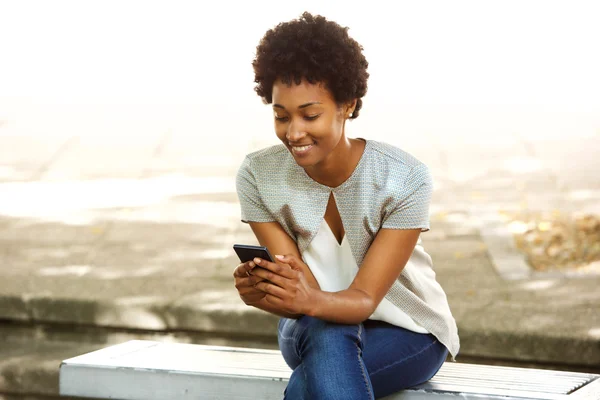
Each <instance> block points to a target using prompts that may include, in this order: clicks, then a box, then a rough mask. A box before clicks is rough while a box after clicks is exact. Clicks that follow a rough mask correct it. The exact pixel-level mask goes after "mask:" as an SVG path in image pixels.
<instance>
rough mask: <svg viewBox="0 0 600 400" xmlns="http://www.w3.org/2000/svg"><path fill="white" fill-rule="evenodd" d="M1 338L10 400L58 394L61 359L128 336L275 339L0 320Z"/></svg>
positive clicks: (227, 342) (245, 343) (0, 383)
mask: <svg viewBox="0 0 600 400" xmlns="http://www.w3.org/2000/svg"><path fill="white" fill-rule="evenodd" d="M0 337H1V338H2V341H0V400H3V398H2V396H5V397H6V398H7V399H9V398H10V399H12V398H14V399H15V400H16V399H19V400H23V399H25V398H30V397H31V396H34V397H31V400H33V398H36V399H37V398H38V397H40V396H46V397H48V398H51V397H53V396H58V372H59V366H60V363H61V362H62V361H63V360H65V359H68V358H71V357H75V356H78V355H81V354H85V353H88V352H91V351H95V350H98V349H101V348H104V347H107V346H110V345H115V344H119V343H122V342H126V341H129V340H154V341H159V342H176V343H194V344H207V345H215V346H238V347H258V348H268V349H276V348H277V343H276V340H275V338H274V337H268V336H267V337H262V336H252V335H247V336H241V335H237V336H236V335H223V336H218V335H213V334H207V333H202V332H194V331H178V332H152V331H143V330H125V329H115V328H103V327H97V326H80V325H79V326H78V325H69V324H29V323H20V322H15V321H7V320H3V321H0ZM7 396H8V397H7ZM23 396H30V397H23ZM41 398H44V399H45V397H41Z"/></svg>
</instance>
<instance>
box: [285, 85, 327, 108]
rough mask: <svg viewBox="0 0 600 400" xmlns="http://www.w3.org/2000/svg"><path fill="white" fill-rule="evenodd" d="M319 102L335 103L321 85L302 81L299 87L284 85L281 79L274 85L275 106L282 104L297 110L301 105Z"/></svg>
mask: <svg viewBox="0 0 600 400" xmlns="http://www.w3.org/2000/svg"><path fill="white" fill-rule="evenodd" d="M312 102H319V103H323V104H328V103H333V102H334V100H333V96H332V95H331V93H330V92H329V90H327V89H326V88H325V86H324V85H323V84H321V83H315V84H313V83H309V82H307V81H306V80H302V81H301V82H300V84H299V85H296V84H295V83H294V82H292V84H291V85H288V84H286V83H283V82H282V81H281V80H280V79H278V80H276V81H275V83H274V84H273V104H280V105H282V106H284V107H285V108H288V109H289V108H296V107H298V106H299V105H301V104H306V103H312Z"/></svg>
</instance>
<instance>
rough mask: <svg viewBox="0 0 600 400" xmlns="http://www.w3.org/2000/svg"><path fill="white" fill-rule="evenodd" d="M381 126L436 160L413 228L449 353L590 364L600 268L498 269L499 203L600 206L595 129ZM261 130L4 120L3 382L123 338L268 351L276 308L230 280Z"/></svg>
mask: <svg viewBox="0 0 600 400" xmlns="http://www.w3.org/2000/svg"><path fill="white" fill-rule="evenodd" d="M378 139H380V140H386V141H388V142H391V143H394V144H397V145H399V146H402V147H404V148H405V149H406V150H408V151H409V152H411V153H413V154H414V155H415V156H417V157H418V158H420V159H422V160H423V161H424V162H426V163H427V164H428V165H429V166H430V168H431V170H432V172H433V174H434V178H435V181H436V190H435V193H434V199H433V204H432V210H431V211H432V212H431V214H432V229H431V231H430V232H428V233H425V234H423V236H422V237H423V240H424V246H425V248H426V250H428V251H429V252H430V254H431V255H432V257H433V259H434V263H435V265H436V272H437V274H438V279H439V281H440V282H441V284H442V285H443V287H444V288H445V290H446V292H447V294H448V297H449V301H450V304H451V307H452V310H453V312H454V315H455V317H456V319H457V322H458V326H459V332H460V336H461V343H462V348H461V354H460V355H459V358H458V361H459V362H460V361H468V362H494V363H507V364H513V365H536V366H542V367H554V368H563V369H572V370H590V371H595V372H599V371H600V291H599V290H597V288H598V287H600V274H595V273H590V274H587V275H583V276H579V277H567V276H565V275H561V274H559V275H556V274H542V273H525V274H523V273H521V274H516V275H515V274H511V272H510V271H509V272H508V273H507V272H506V268H510V265H513V264H514V263H519V262H520V263H522V262H523V258H522V256H521V255H520V254H518V253H516V252H515V251H514V249H513V248H512V247H511V243H510V238H509V237H507V236H506V234H505V232H506V229H505V228H506V221H505V220H503V219H502V218H501V215H502V211H506V210H528V211H531V212H533V211H538V210H553V209H559V210H562V211H564V212H574V211H579V212H583V213H596V214H597V213H600V176H599V175H598V172H597V171H600V158H599V157H598V156H597V153H598V149H600V136H599V135H595V136H594V135H591V136H586V137H578V138H573V137H569V138H567V137H565V138H562V139H558V138H554V139H550V140H545V139H539V138H538V139H531V138H529V139H528V138H519V137H512V138H509V139H507V140H505V141H504V142H501V143H498V142H496V143H493V144H490V143H487V142H486V141H485V140H480V141H476V140H473V138H465V137H463V138H458V139H456V140H454V141H452V142H450V141H448V140H445V141H444V140H442V138H435V137H430V138H428V139H427V138H426V139H423V140H421V141H420V142H415V143H412V142H411V143H410V144H409V145H403V143H401V140H400V139H398V138H393V137H388V138H385V137H382V138H378ZM438 139H439V140H438ZM267 143H274V142H273V140H272V139H271V138H263V139H260V140H257V139H254V140H247V139H242V138H241V137H237V138H236V137H235V136H231V137H227V136H225V137H216V138H215V137H211V138H210V140H203V138H202V137H195V136H192V135H177V134H161V135H148V136H144V137H139V136H118V137H115V136H113V137H105V136H101V135H88V136H85V135H79V136H78V135H71V136H63V137H61V136H54V137H50V136H43V135H28V136H23V135H16V134H11V131H10V129H8V128H6V129H4V130H3V127H0V332H1V334H0V336H1V337H3V339H2V340H0V393H17V394H18V393H34V394H45V395H55V394H56V393H57V380H56V377H57V373H58V365H59V362H60V360H61V359H65V358H68V357H72V356H75V355H78V354H81V353H83V352H87V351H91V350H93V349H97V348H100V347H103V346H105V345H107V344H112V343H117V342H122V341H125V340H128V339H132V338H152V339H154V340H171V341H186V342H195V343H215V344H224V343H225V344H228V343H230V344H235V345H248V346H258V347H271V348H273V347H275V346H276V343H275V324H276V319H275V318H274V317H273V316H270V315H268V314H266V313H263V312H260V311H257V310H255V309H252V308H249V307H246V306H245V305H244V304H243V303H242V302H241V301H240V300H239V298H238V296H237V294H236V292H235V290H234V288H233V285H232V277H231V272H232V270H233V268H234V267H235V266H236V265H237V259H236V257H235V254H234V253H233V251H232V249H231V246H232V244H233V243H248V244H251V243H255V239H254V238H253V236H252V234H251V232H250V230H249V228H248V227H247V226H245V225H244V224H242V223H240V222H239V210H238V204H237V197H236V195H235V186H234V178H233V177H234V174H235V171H236V169H237V166H238V165H239V163H240V162H241V160H242V158H243V155H244V154H245V153H247V152H249V151H251V150H253V149H257V148H260V147H262V146H264V145H266V144H267ZM232 144H235V145H232ZM223 149H227V151H223ZM502 232H504V233H502ZM507 265H508V266H507ZM503 268H504V269H503ZM521 272H522V271H521Z"/></svg>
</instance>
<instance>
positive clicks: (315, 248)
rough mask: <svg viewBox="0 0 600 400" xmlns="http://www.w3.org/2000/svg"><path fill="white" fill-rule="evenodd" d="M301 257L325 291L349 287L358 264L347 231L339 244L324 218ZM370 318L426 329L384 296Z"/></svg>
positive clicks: (423, 330) (420, 330)
mask: <svg viewBox="0 0 600 400" xmlns="http://www.w3.org/2000/svg"><path fill="white" fill-rule="evenodd" d="M302 258H303V259H304V262H305V263H306V264H307V265H308V266H309V267H310V270H311V272H312V273H313V275H314V276H315V279H316V280H317V282H318V283H319V285H320V286H321V290H324V291H326V292H338V291H341V290H345V289H348V287H350V284H351V283H352V281H353V280H354V277H355V276H356V274H357V273H358V265H356V261H355V259H354V256H353V255H352V251H351V249H350V244H349V243H348V240H347V239H346V235H344V238H343V239H342V243H341V244H339V243H338V241H337V239H336V238H335V235H334V234H333V232H332V231H331V228H330V227H329V225H328V224H327V222H326V221H325V219H323V221H322V222H321V226H320V227H319V231H318V232H317V234H316V236H315V237H314V238H313V240H312V241H311V242H310V244H309V246H308V248H307V249H306V250H305V251H304V252H303V253H302ZM409 262H411V261H410V260H409ZM369 319H373V320H378V321H385V322H387V323H390V324H392V325H395V326H399V327H402V328H405V329H408V330H410V331H413V332H418V333H429V332H428V331H427V330H426V329H425V328H423V327H422V326H420V325H418V324H417V323H416V322H415V321H414V320H413V319H412V318H411V317H409V316H408V314H406V313H405V312H403V311H402V310H400V309H399V308H398V307H396V306H395V305H394V304H392V303H391V302H390V301H389V300H388V299H386V298H384V299H383V300H382V301H381V303H379V306H378V307H377V308H376V309H375V312H374V313H373V314H372V315H371V316H370V317H369Z"/></svg>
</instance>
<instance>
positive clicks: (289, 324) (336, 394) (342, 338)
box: [278, 316, 374, 400]
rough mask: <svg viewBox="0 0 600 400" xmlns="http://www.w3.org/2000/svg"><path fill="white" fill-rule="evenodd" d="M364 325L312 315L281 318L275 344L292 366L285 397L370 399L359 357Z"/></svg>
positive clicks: (293, 399)
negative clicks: (277, 343)
mask: <svg viewBox="0 0 600 400" xmlns="http://www.w3.org/2000/svg"><path fill="white" fill-rule="evenodd" d="M363 336H364V328H363V326H362V324H359V325H341V324H334V323H329V322H326V321H323V320H319V319H316V318H312V317H307V316H304V317H301V318H299V319H297V320H291V319H282V320H281V321H280V324H279V335H278V339H279V346H280V349H281V352H282V354H283V357H284V359H285V360H286V362H287V364H288V365H289V366H290V368H292V369H293V370H294V372H293V373H292V376H291V378H290V382H289V384H288V387H287V389H286V392H285V398H286V399H292V400H296V399H332V400H335V399H344V400H352V399H373V398H374V397H373V390H372V387H371V382H370V381H369V376H368V373H367V369H366V367H365V364H364V362H363V360H362V350H363Z"/></svg>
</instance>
